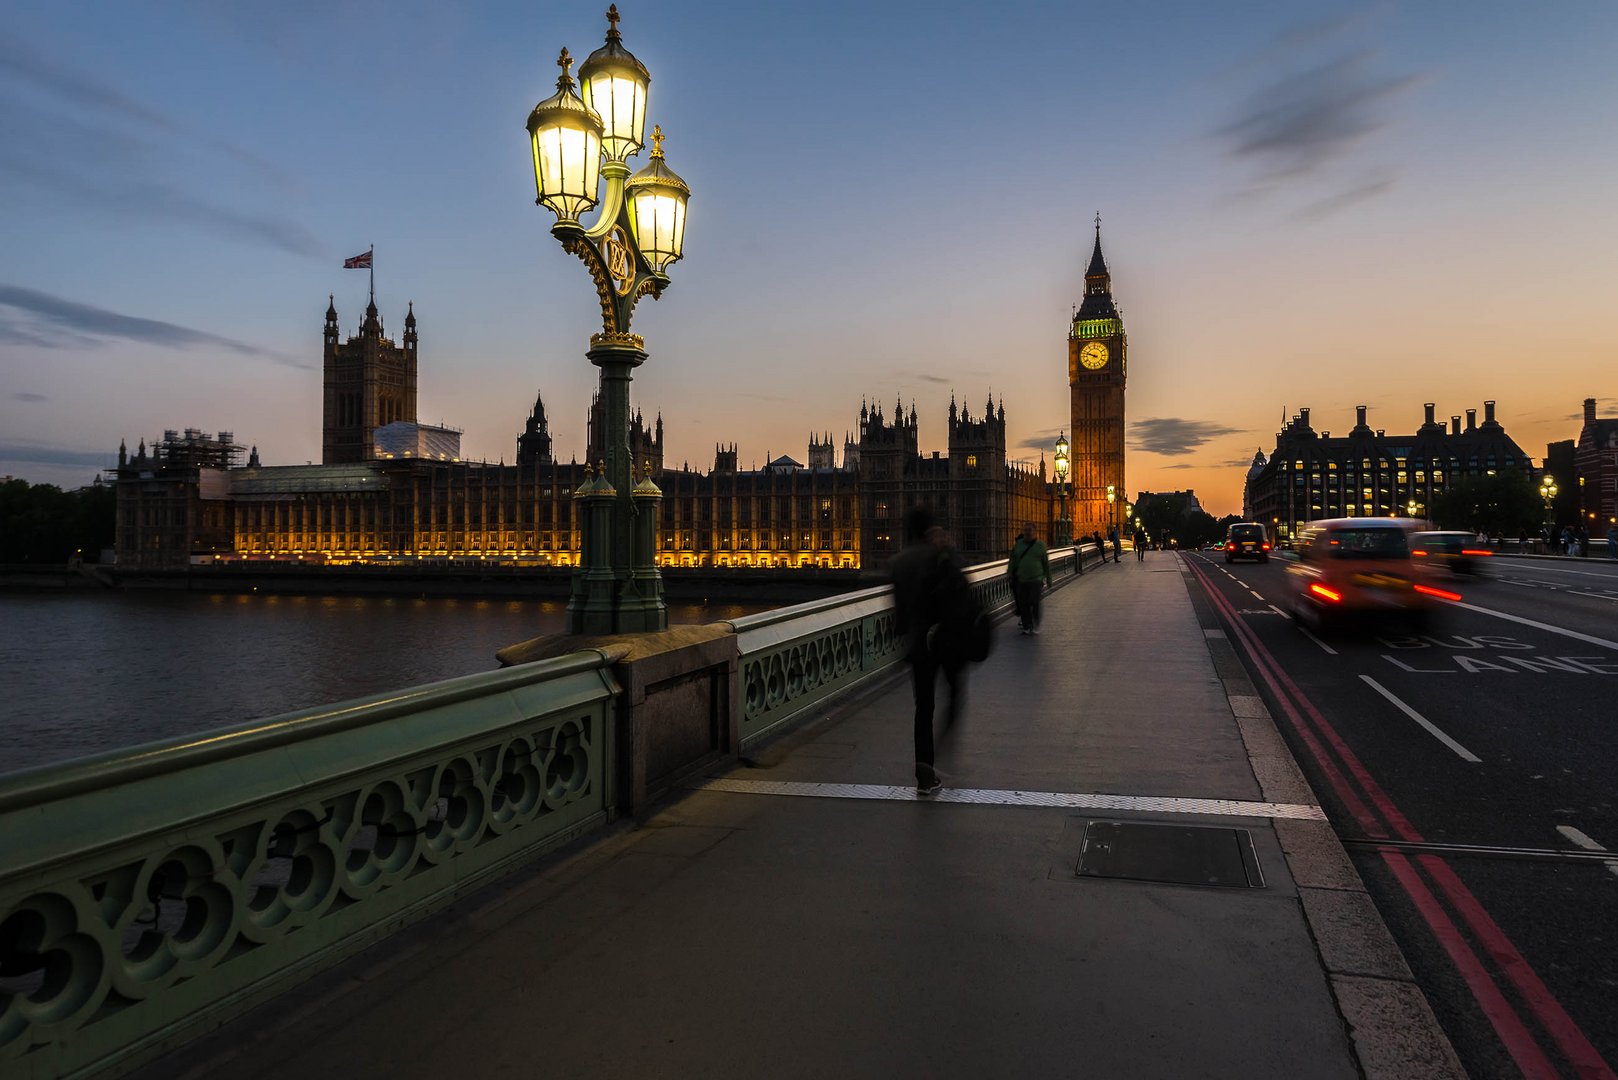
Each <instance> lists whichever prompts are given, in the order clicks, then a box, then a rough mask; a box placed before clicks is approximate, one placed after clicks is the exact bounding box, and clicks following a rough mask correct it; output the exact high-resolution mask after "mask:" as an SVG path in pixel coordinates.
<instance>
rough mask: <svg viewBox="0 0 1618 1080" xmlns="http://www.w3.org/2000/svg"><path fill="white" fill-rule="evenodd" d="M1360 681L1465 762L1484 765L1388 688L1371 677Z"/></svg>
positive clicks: (1362, 676)
mask: <svg viewBox="0 0 1618 1080" xmlns="http://www.w3.org/2000/svg"><path fill="white" fill-rule="evenodd" d="M1360 679H1361V680H1362V681H1363V682H1364V683H1365V685H1366V686H1369V687H1370V688H1371V689H1372V690H1375V691H1376V692H1377V693H1379V694H1381V695H1382V696H1383V697H1385V698H1387V699H1388V700H1389V701H1391V702H1393V704H1394V706H1395V707H1397V708H1398V709H1399V711H1400V712H1402V713H1404V714H1405V715H1406V716H1408V717H1410V719H1412V720H1414V721H1415V722H1416V723H1418V724H1420V725H1421V726H1422V727H1424V728H1426V729H1427V733H1428V734H1430V735H1431V736H1432V737H1433V738H1435V739H1437V740H1438V741H1439V742H1441V743H1443V744H1444V745H1445V746H1447V747H1449V748H1450V749H1451V750H1453V751H1455V752H1456V753H1457V754H1459V755H1460V756H1461V759H1462V760H1463V761H1470V762H1471V763H1472V764H1474V765H1478V764H1481V763H1482V761H1483V759H1482V758H1480V757H1478V756H1477V755H1476V754H1474V753H1472V751H1470V750H1468V749H1467V748H1466V747H1464V746H1462V745H1461V744H1460V743H1458V742H1456V741H1455V740H1454V739H1452V738H1450V737H1449V736H1448V735H1446V734H1444V733H1443V732H1442V731H1440V730H1439V729H1438V725H1437V724H1435V723H1433V722H1432V721H1431V720H1429V719H1427V718H1426V717H1425V716H1423V715H1421V713H1419V712H1417V711H1416V710H1415V709H1412V708H1411V707H1410V706H1409V705H1406V704H1405V703H1404V702H1402V701H1400V700H1399V699H1398V698H1397V697H1395V696H1394V695H1393V693H1392V692H1391V691H1389V690H1388V689H1387V687H1385V686H1383V685H1382V684H1381V683H1379V682H1377V681H1376V680H1375V679H1373V678H1371V677H1370V676H1369V675H1361V676H1360Z"/></svg>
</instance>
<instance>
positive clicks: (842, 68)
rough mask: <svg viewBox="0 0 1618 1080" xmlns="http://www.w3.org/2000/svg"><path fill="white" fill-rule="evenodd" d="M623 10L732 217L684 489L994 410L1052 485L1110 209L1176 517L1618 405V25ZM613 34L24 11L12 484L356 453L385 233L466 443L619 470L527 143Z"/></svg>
mask: <svg viewBox="0 0 1618 1080" xmlns="http://www.w3.org/2000/svg"><path fill="white" fill-rule="evenodd" d="M619 6H620V10H621V12H622V13H623V22H622V24H621V29H622V32H623V36H624V44H625V46H626V47H627V48H629V49H630V50H631V51H632V52H634V53H635V55H636V56H637V57H639V58H640V60H641V61H642V62H643V63H644V64H646V66H647V67H648V68H649V69H650V71H651V74H652V85H651V99H650V101H651V103H650V110H649V114H648V115H649V121H652V122H656V123H660V124H661V125H662V126H663V129H664V132H665V133H666V135H667V142H666V144H665V151H666V153H667V158H668V164H669V166H670V167H671V168H673V169H674V170H675V171H676V172H678V173H679V174H680V175H681V176H683V177H684V178H685V180H686V181H687V182H688V183H689V184H690V186H691V188H692V196H691V205H690V218H689V226H688V230H687V235H686V252H687V255H686V258H685V259H684V260H683V261H681V262H679V263H676V264H675V265H674V266H673V267H672V268H671V270H670V274H671V277H672V278H673V284H672V286H671V287H670V288H669V289H668V290H667V292H666V293H665V294H664V296H663V298H662V299H661V300H660V301H657V302H656V303H653V302H652V301H650V300H643V301H642V302H641V305H640V307H639V309H638V311H637V313H636V320H635V324H634V327H633V328H634V329H635V330H636V331H637V332H640V333H642V334H644V335H645V336H646V340H647V349H648V351H649V353H650V354H651V358H650V360H649V361H648V362H647V363H646V365H645V366H644V367H643V368H642V369H641V370H640V372H639V373H638V374H637V377H636V380H635V382H634V384H633V387H632V394H633V397H634V403H635V405H636V406H637V407H639V408H641V409H643V410H644V411H645V412H646V414H647V415H648V417H650V416H651V415H652V414H653V413H655V412H659V411H660V412H661V413H662V415H663V417H664V421H665V424H666V429H667V461H668V463H669V464H671V465H674V466H676V467H678V465H679V464H680V463H681V462H685V461H689V463H690V465H691V466H692V467H693V468H699V469H703V470H706V469H708V468H709V467H711V465H712V463H713V451H714V444H715V443H718V442H725V443H730V442H735V443H737V444H738V450H739V458H740V462H741V464H742V465H743V467H746V466H747V465H749V464H762V463H763V462H764V461H765V460H766V459H767V456H774V455H779V454H782V453H787V454H791V455H793V456H794V457H797V458H798V459H799V460H800V461H801V460H804V458H805V446H806V444H807V442H808V439H809V437H810V434H811V433H813V432H830V433H831V434H832V435H833V437H834V438H835V440H836V441H837V443H838V445H839V447H841V443H842V439H843V435H844V433H845V432H848V431H852V430H853V429H854V428H855V426H856V424H857V421H858V413H859V409H860V403H861V400H862V398H863V399H869V400H873V401H881V402H882V403H883V405H884V407H885V408H886V409H887V410H888V411H889V412H890V413H891V411H892V404H893V402H894V400H895V398H896V397H902V399H903V401H904V403H905V406H906V407H907V408H908V407H909V406H910V404H911V402H912V401H914V403H915V405H916V407H917V409H918V411H919V414H920V419H921V441H922V448H923V450H924V451H930V450H935V449H936V450H943V449H945V448H946V441H945V440H946V431H945V417H946V413H947V410H948V407H949V402H950V395H951V392H952V391H953V392H954V393H955V394H956V396H957V399H958V400H959V401H961V402H963V403H964V404H966V405H967V406H969V408H970V409H971V411H972V413H973V414H974V415H976V414H978V413H980V412H981V410H982V408H983V404H984V400H985V398H986V397H987V396H988V395H989V394H990V393H991V392H992V393H993V394H994V396H995V399H996V400H997V401H998V400H1000V399H1001V397H1002V396H1003V397H1004V402H1005V409H1006V415H1007V419H1008V423H1009V439H1010V442H1011V443H1012V446H1013V449H1012V456H1013V457H1015V458H1022V459H1026V460H1029V461H1037V460H1038V459H1039V456H1040V454H1041V452H1042V451H1045V452H1046V454H1047V457H1048V447H1049V446H1050V444H1051V443H1052V442H1054V440H1055V438H1056V435H1057V433H1058V431H1060V430H1062V429H1065V428H1066V426H1067V401H1068V393H1067V340H1066V338H1067V329H1068V324H1069V320H1070V318H1071V312H1072V308H1073V305H1074V304H1075V303H1076V302H1077V301H1078V299H1079V298H1080V295H1081V292H1082V288H1083V271H1084V267H1085V264H1086V262H1087V261H1088V257H1089V253H1090V245H1091V238H1092V235H1093V233H1092V219H1093V217H1094V215H1095V214H1096V213H1097V211H1099V212H1100V214H1101V217H1102V242H1103V245H1104V248H1105V251H1106V254H1107V257H1108V261H1109V262H1110V264H1111V269H1112V273H1113V290H1114V295H1115V297H1116V298H1117V301H1118V304H1119V307H1120V308H1121V310H1122V312H1123V316H1124V320H1125V325H1126V327H1127V330H1128V334H1129V375H1130V381H1129V387H1128V398H1127V401H1128V422H1129V447H1130V451H1129V456H1128V464H1127V471H1128V488H1129V490H1130V491H1131V493H1133V492H1134V491H1137V490H1141V489H1145V490H1168V489H1183V488H1187V487H1190V488H1194V489H1196V491H1197V493H1198V494H1199V495H1200V496H1201V497H1202V499H1203V502H1204V504H1205V506H1206V508H1207V509H1208V510H1209V511H1210V512H1212V513H1214V514H1216V515H1219V514H1224V513H1230V512H1236V511H1239V510H1240V508H1241V506H1240V502H1241V481H1242V476H1243V472H1244V468H1245V466H1246V464H1247V463H1248V462H1250V461H1251V459H1252V456H1253V453H1254V451H1256V450H1260V449H1263V450H1265V451H1266V452H1268V450H1269V449H1270V448H1271V447H1272V446H1273V445H1274V433H1275V431H1276V430H1277V428H1278V427H1279V425H1280V424H1281V422H1282V420H1283V416H1284V415H1286V414H1290V413H1293V412H1296V411H1297V409H1298V408H1300V407H1309V408H1310V409H1311V410H1312V418H1313V421H1314V426H1315V427H1316V428H1317V429H1322V428H1324V429H1330V430H1332V431H1333V432H1334V433H1337V434H1342V433H1346V432H1347V430H1348V429H1349V428H1350V427H1351V426H1352V425H1353V418H1354V406H1355V405H1357V404H1366V405H1369V406H1370V407H1371V414H1370V423H1371V426H1373V427H1379V428H1386V429H1387V430H1388V431H1389V432H1390V433H1392V432H1409V431H1413V430H1414V429H1415V428H1416V427H1417V426H1418V425H1419V424H1420V422H1421V415H1422V403H1423V402H1425V401H1433V402H1436V403H1437V407H1438V415H1439V416H1440V417H1443V418H1447V417H1449V416H1450V415H1453V414H1462V413H1464V412H1465V410H1466V409H1468V408H1476V409H1479V410H1480V411H1481V409H1482V403H1483V401H1484V400H1485V399H1494V400H1496V401H1497V402H1498V412H1499V419H1500V420H1501V422H1502V423H1503V424H1504V425H1505V427H1506V430H1507V431H1508V432H1509V433H1510V434H1511V435H1512V436H1513V437H1514V438H1515V439H1516V440H1517V441H1518V443H1519V444H1521V445H1522V446H1523V448H1524V449H1525V450H1526V451H1527V452H1528V453H1529V454H1531V455H1533V456H1534V458H1535V459H1536V460H1537V459H1538V458H1540V457H1541V456H1542V455H1543V454H1544V452H1545V444H1546V442H1547V441H1550V440H1555V439H1565V438H1571V437H1573V436H1575V435H1576V434H1577V431H1578V419H1577V417H1578V416H1579V414H1580V406H1581V402H1582V400H1583V399H1584V398H1586V397H1596V398H1598V399H1600V401H1601V405H1600V409H1601V412H1602V414H1603V415H1612V414H1614V413H1618V363H1615V361H1618V300H1615V299H1614V295H1615V291H1618V197H1615V195H1614V192H1615V190H1618V61H1615V57H1618V4H1613V3H1610V2H1605V0H1600V2H1577V0H1570V2H1566V3H1558V4H1555V5H1524V4H1518V3H1504V2H1495V0H1480V2H1475V3H1471V4H1466V5H1459V4H1445V3H1430V4H1408V5H1406V4H1386V5H1358V4H1356V5H1347V6H1345V5H1342V4H1325V3H1301V2H1288V3H1234V2H1233V3H1217V4H1209V3H1205V2H1197V3H1140V4H1100V3H1048V4H1044V3H1017V2H1010V3H997V4H987V3H949V2H933V3H926V4H919V3H908V2H895V0H890V2H886V3H844V2H839V0H817V2H813V3H791V4H787V3H782V4H776V3H768V2H765V3H757V4H742V3H721V2H702V3H697V2H686V3H673V2H667V0H657V2H651V0H624V2H622V3H620V5H619ZM605 8H606V3H605V0H600V2H596V0H589V2H566V3H563V2H536V0H529V2H526V3H487V4H466V5H456V4H439V3H419V4H417V3H382V2H374V3H373V2H344V0H322V2H320V3H314V2H308V0H282V2H278V3H244V4H218V3H212V2H205V0H194V2H192V0H167V2H157V0H152V2H141V3H130V2H128V0H118V2H106V3H96V2H74V3H61V2H59V0H51V2H39V3H34V2H29V0H22V2H13V3H10V4H8V5H7V18H6V20H5V26H4V27H3V28H0V121H3V130H4V132H5V137H4V139H0V207H3V209H0V221H3V223H4V228H3V231H0V372H3V381H0V474H8V473H9V474H12V475H15V476H18V477H21V478H23V479H27V480H30V481H34V482H48V483H55V484H60V485H63V486H77V485H79V484H82V483H87V482H89V481H90V480H91V478H92V477H93V476H94V475H95V474H96V472H97V471H98V469H100V468H102V467H104V466H106V465H109V464H111V463H112V462H113V461H114V459H115V456H116V452H117V448H118V443H119V440H120V438H123V439H127V440H128V443H129V446H130V449H131V450H133V449H134V448H135V445H136V443H137V441H138V440H140V439H142V438H145V439H147V440H148V441H150V440H151V439H153V438H154V437H157V436H160V435H161V433H162V431H163V430H164V429H166V428H186V427H196V428H201V429H203V430H205V431H208V432H210V433H211V432H214V431H218V430H222V429H223V430H229V431H232V432H234V433H235V436H236V438H237V440H238V441H240V442H242V443H243V444H253V445H256V446H257V447H258V448H259V453H260V456H261V458H262V460H263V462H264V463H265V464H302V463H303V462H305V461H309V460H314V461H318V460H319V457H320V423H321V417H320V395H321V372H320V359H321V354H320V349H321V346H320V331H321V325H322V321H323V317H324V313H325V310H326V303H327V299H326V298H327V294H328V293H332V294H335V297H336V305H337V310H338V313H339V319H340V323H341V326H342V328H343V332H344V334H345V336H346V335H347V334H350V333H353V332H355V331H356V329H357V327H358V325H359V322H360V319H361V318H362V316H363V313H364V307H365V302H366V275H365V274H364V273H363V272H357V271H345V270H342V269H341V264H342V260H343V259H344V258H345V257H347V256H350V255H354V254H356V253H359V252H363V251H365V250H366V248H367V247H369V246H370V245H373V244H374V245H375V247H376V287H377V302H378V305H379V307H380V309H381V313H382V317H383V321H384V324H385V326H386V328H387V331H388V333H389V335H390V336H392V337H395V338H397V337H398V336H399V335H400V334H401V333H402V331H403V322H404V315H405V306H406V303H407V302H408V301H414V303H415V311H416V315H417V318H418V320H419V330H420V336H421V372H420V394H419V419H420V420H422V421H423V422H426V423H440V422H442V423H445V424H448V425H450V426H453V427H457V428H462V429H464V431H465V435H464V439H463V449H464V452H465V454H466V456H468V457H471V458H475V459H487V460H489V461H498V460H501V459H502V458H503V459H505V460H506V461H510V460H511V459H512V457H513V455H514V450H515V443H516V438H517V435H518V433H519V432H520V431H521V429H522V425H523V422H524V420H525V419H526V417H527V414H528V411H529V409H530V407H531V406H532V404H533V400H534V395H535V392H536V391H539V392H542V393H543V394H544V398H545V404H546V406H547V410H548V412H549V414H550V418H551V431H552V435H553V436H554V438H555V444H556V450H557V454H558V456H559V457H560V458H561V459H563V460H564V461H565V460H567V459H568V458H570V457H572V456H573V455H574V454H582V453H583V450H584V437H585V431H584V420H585V410H586V406H587V404H588V401H589V397H590V394H591V391H592V389H593V387H594V385H595V379H596V371H595V369H594V368H592V367H591V366H590V365H589V363H588V362H587V361H586V360H585V358H584V351H585V349H586V348H587V347H588V339H589V336H590V334H591V333H592V332H593V331H595V330H599V329H600V316H599V309H598V307H597V304H596V302H595V298H594V292H593V287H592V286H591V283H590V280H589V277H588V275H587V274H586V272H585V270H584V267H583V265H582V264H580V263H579V261H578V260H577V259H575V258H574V257H572V256H570V255H568V254H566V253H565V252H563V251H562V249H561V247H560V245H558V244H557V243H556V242H555V241H554V240H553V239H552V238H551V237H550V235H549V231H548V230H549V227H550V225H551V223H552V221H553V220H554V219H553V217H552V215H551V214H550V212H549V211H546V210H544V209H542V208H540V207H536V206H535V205H534V202H533V199H534V190H533V189H534V181H533V172H532V167H531V159H530V156H529V151H528V147H527V135H526V133H525V132H524V130H523V124H524V122H525V120H526V119H527V115H528V112H529V110H530V109H531V108H532V107H533V105H534V104H535V102H537V101H538V100H540V99H541V98H544V97H547V96H549V95H550V94H551V93H552V92H553V91H554V87H555V81H556V75H557V68H556V66H555V59H556V54H557V52H558V50H559V49H560V48H561V47H562V46H563V45H566V46H567V47H568V48H569V50H570V51H571V52H572V53H573V54H574V55H575V56H577V57H582V56H585V55H587V54H588V53H590V52H591V51H593V50H594V49H595V48H596V47H597V46H599V45H600V44H601V41H602V38H603V35H604V33H605V30H606V20H605V18H604V11H605ZM648 126H650V125H648ZM644 162H645V154H644V153H643V154H642V155H641V156H640V157H639V158H636V159H633V160H632V162H631V167H632V168H635V169H638V168H640V167H641V165H642V164H644Z"/></svg>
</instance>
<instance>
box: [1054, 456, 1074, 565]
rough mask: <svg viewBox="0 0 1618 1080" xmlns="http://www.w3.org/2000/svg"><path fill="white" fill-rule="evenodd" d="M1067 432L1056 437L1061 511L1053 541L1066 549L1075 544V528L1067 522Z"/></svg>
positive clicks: (1058, 492)
mask: <svg viewBox="0 0 1618 1080" xmlns="http://www.w3.org/2000/svg"><path fill="white" fill-rule="evenodd" d="M1070 461H1071V459H1070V458H1069V457H1068V442H1067V432H1065V431H1064V432H1062V433H1061V434H1059V435H1057V436H1056V498H1057V505H1058V507H1059V509H1058V510H1057V515H1056V535H1055V536H1053V537H1052V538H1051V539H1052V541H1053V542H1054V544H1055V546H1057V547H1066V546H1067V545H1068V544H1071V543H1072V542H1073V527H1072V524H1071V523H1070V522H1069V521H1068V520H1067V472H1068V468H1069V462H1070Z"/></svg>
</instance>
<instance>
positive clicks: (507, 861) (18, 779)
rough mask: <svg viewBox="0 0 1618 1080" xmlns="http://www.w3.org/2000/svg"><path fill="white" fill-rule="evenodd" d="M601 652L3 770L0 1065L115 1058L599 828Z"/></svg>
mask: <svg viewBox="0 0 1618 1080" xmlns="http://www.w3.org/2000/svg"><path fill="white" fill-rule="evenodd" d="M615 659H616V656H615V654H613V653H612V652H610V651H589V652H584V653H575V654H573V655H571V656H567V657H562V658H558V659H556V660H550V661H544V662H541V663H536V664H527V665H523V666H522V667H518V668H511V669H506V670H500V671H493V672H487V673H482V674H477V675H470V676H465V677H462V678H457V679H450V680H447V681H444V682H440V683H435V684H432V685H429V686H423V687H418V688H415V689H411V690H402V691H395V692H392V693H388V694H380V695H376V696H373V697H369V698H364V699H360V700H356V701H351V702H346V703H344V704H341V705H337V706H332V707H329V708H326V709H312V710H307V711H303V712H297V713H289V714H286V715H282V716H277V717H273V718H271V719H267V720H261V721H255V722H252V723H249V724H245V725H242V726H239V727H235V728H230V729H226V730H221V731H216V732H211V733H208V734H204V735H197V736H191V737H188V738H183V739H175V740H170V741H167V742H162V743H153V744H150V745H147V746H143V747H136V748H134V749H129V750H120V751H117V752H114V753H108V754H103V755H100V756H98V757H95V758H89V759H84V760H82V761H78V762H69V763H66V764H63V765H59V766H46V767H43V768H40V769H34V770H28V771H25V772H20V773H16V774H13V775H11V776H8V777H5V778H3V779H0V838H3V840H0V1074H4V1075H5V1076H7V1077H9V1078H14V1080H22V1078H24V1077H27V1078H45V1077H61V1076H73V1075H95V1074H97V1073H100V1072H102V1071H103V1070H106V1069H108V1068H109V1067H111V1068H112V1069H113V1070H115V1071H116V1070H117V1069H127V1068H129V1067H132V1066H133V1065H135V1064H138V1063H139V1061H140V1060H142V1059H144V1058H148V1057H151V1056H155V1055H156V1054H157V1053H160V1052H161V1051H163V1050H165V1049H167V1048H168V1047H170V1046H172V1045H176V1044H177V1043H178V1042H180V1041H183V1040H184V1039H185V1038H188V1037H190V1036H191V1035H194V1034H197V1033H199V1032H200V1031H201V1030H205V1029H206V1027H212V1026H216V1025H217V1024H218V1023H220V1022H222V1021H223V1019H225V1018H227V1017H228V1016H230V1015H231V1014H233V1013H236V1012H240V1011H242V1010H243V1009H245V1008H247V1007H248V1006H250V1005H252V1004H254V1003H256V1002H258V1001H261V1000H263V999H265V998H267V997H268V996H270V995H272V994H274V993H276V992H279V991H281V990H284V989H286V988H288V987H289V986H291V985H292V984H294V983H295V982H297V981H298V980H300V979H301V978H304V977H307V976H308V975H310V974H312V973H313V972H314V971H316V970H318V969H319V968H321V967H325V966H327V965H329V964H331V963H334V962H335V961H336V960H338V959H341V958H342V957H344V956H347V955H349V954H352V953H354V952H356V951H358V950H359V949H361V948H363V947H365V946H367V945H369V944H371V943H373V942H375V941H377V940H379V939H381V938H382V937H384V936H386V935H387V934H389V933H392V932H393V931H395V930H397V929H399V928H400V927H402V926H404V925H405V924H408V923H410V922H412V921H414V920H415V919H418V918H420V917H422V916H423V915H425V914H426V913H427V912H429V911H431V910H433V909H434V908H437V907H441V906H443V905H444V904H446V903H448V902H449V901H450V900H452V899H454V897H456V896H458V895H460V894H463V893H465V892H466V891H468V890H470V889H472V888H475V887H477V886H478V885H480V884H482V883H483V882H485V881H487V880H489V879H490V878H492V877H493V876H495V875H496V874H498V873H500V872H502V871H503V870H505V869H507V868H509V867H511V866H513V865H514V864H516V863H518V862H520V861H523V860H527V859H531V858H533V857H534V856H535V855H536V854H537V853H539V852H542V851H544V850H547V849H549V848H551V847H554V846H556V845H557V844H560V843H562V842H564V841H566V840H568V839H570V838H571V837H573V836H576V835H578V834H579V833H581V832H583V831H585V830H588V829H591V828H593V827H595V826H597V825H599V824H601V823H602V822H603V821H605V820H606V815H607V808H608V807H609V806H610V805H611V800H612V792H611V791H610V790H609V785H610V784H611V782H612V780H611V778H612V776H613V769H612V762H611V757H612V754H613V749H614V747H613V738H612V719H613V710H614V703H615V696H616V694H617V692H618V686H617V684H616V682H615V680H614V678H613V676H612V673H611V670H610V666H611V664H612V663H613V662H614V660H615Z"/></svg>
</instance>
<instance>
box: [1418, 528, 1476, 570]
mask: <svg viewBox="0 0 1618 1080" xmlns="http://www.w3.org/2000/svg"><path fill="white" fill-rule="evenodd" d="M1410 555H1411V557H1412V558H1414V559H1415V560H1416V561H1417V562H1418V563H1424V564H1425V565H1427V566H1428V567H1430V568H1432V569H1433V570H1435V571H1438V572H1440V573H1446V574H1454V575H1456V576H1465V577H1482V576H1484V575H1485V574H1487V573H1488V560H1489V559H1490V558H1492V557H1493V556H1494V552H1492V551H1490V550H1489V549H1488V548H1486V547H1483V546H1482V545H1480V544H1479V543H1478V539H1477V537H1475V536H1473V535H1472V534H1471V533H1469V532H1419V533H1413V534H1412V535H1411V537H1410Z"/></svg>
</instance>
